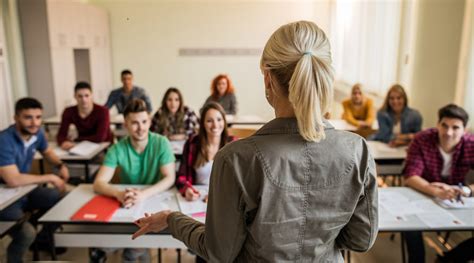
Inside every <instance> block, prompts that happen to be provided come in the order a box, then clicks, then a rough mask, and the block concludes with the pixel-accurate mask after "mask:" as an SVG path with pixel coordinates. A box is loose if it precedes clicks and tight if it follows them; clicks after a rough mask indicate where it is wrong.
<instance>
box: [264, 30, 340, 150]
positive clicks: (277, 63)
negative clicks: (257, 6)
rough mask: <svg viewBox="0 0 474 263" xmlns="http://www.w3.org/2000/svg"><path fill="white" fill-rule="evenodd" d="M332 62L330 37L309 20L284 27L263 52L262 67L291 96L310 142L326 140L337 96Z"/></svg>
mask: <svg viewBox="0 0 474 263" xmlns="http://www.w3.org/2000/svg"><path fill="white" fill-rule="evenodd" d="M331 62H332V60H331V48H330V44H329V40H328V38H327V37H326V34H325V33H324V32H323V30H321V29H320V28H319V27H318V26H317V25H316V24H315V23H313V22H309V21H299V22H294V23H290V24H287V25H284V26H282V27H280V28H279V29H278V30H277V31H275V32H274V33H273V35H272V36H271V37H270V39H269V40H268V42H267V44H266V45H265V48H264V50H263V55H262V59H261V61H260V67H261V69H262V70H269V71H270V73H271V76H272V79H273V78H275V79H276V81H277V82H278V84H279V85H278V86H279V87H281V88H282V92H283V93H284V94H285V96H288V99H289V101H290V103H291V104H292V106H293V109H294V112H295V115H296V119H297V121H298V128H299V133H300V135H301V136H302V137H303V138H304V139H305V140H307V141H315V142H319V141H320V140H322V139H324V138H325V133H324V123H323V118H324V115H325V114H327V112H328V111H329V108H330V106H331V102H332V97H333V88H332V85H333V81H334V73H333V68H332V66H331Z"/></svg>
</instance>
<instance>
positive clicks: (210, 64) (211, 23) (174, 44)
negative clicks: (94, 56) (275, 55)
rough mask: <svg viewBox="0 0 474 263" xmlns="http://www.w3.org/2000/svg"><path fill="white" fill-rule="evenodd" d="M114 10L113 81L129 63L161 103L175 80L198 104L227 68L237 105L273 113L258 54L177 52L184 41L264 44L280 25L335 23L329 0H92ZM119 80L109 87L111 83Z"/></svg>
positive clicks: (193, 103)
mask: <svg viewBox="0 0 474 263" xmlns="http://www.w3.org/2000/svg"><path fill="white" fill-rule="evenodd" d="M89 3H91V4H94V5H98V6H100V7H103V8H105V9H106V10H107V11H108V12H109V17H110V28H111V44H112V63H113V72H114V75H113V77H114V85H115V86H119V85H120V79H119V77H120V76H119V74H120V71H121V70H122V69H125V68H129V69H131V70H132V71H133V72H134V75H135V83H136V84H137V85H139V86H143V87H144V88H145V89H146V90H147V91H148V93H149V94H150V95H151V98H152V100H153V107H154V110H156V109H157V108H158V107H159V104H160V101H161V98H162V95H163V94H164V91H165V90H166V89H167V88H168V87H169V86H177V87H178V88H180V89H181V90H182V92H183V94H184V97H185V102H186V104H188V105H189V106H191V107H192V108H193V109H195V110H198V109H199V108H200V107H201V105H202V103H203V102H204V100H205V99H206V97H207V96H208V95H209V92H210V91H209V88H210V82H211V80H212V78H213V77H214V76H215V75H217V74H219V73H228V74H229V75H230V76H231V78H232V80H233V82H234V85H235V87H236V95H237V99H238V102H239V113H241V114H259V115H262V116H263V117H265V118H271V117H272V116H273V112H272V111H271V108H270V107H269V106H268V105H267V103H266V101H265V98H264V89H263V78H262V75H261V73H260V70H259V60H260V56H259V55H258V56H246V57H237V56H207V57H206V56H199V57H189V56H188V57H183V56H178V50H179V49H180V48H260V49H263V46H264V45H265V43H266V41H267V39H268V37H269V36H270V35H271V33H272V32H273V31H274V30H276V29H277V28H278V27H279V26H280V25H283V24H285V23H288V22H292V21H296V20H302V19H305V20H313V21H315V22H316V23H318V24H319V25H320V26H321V27H322V28H323V29H325V30H326V29H327V28H329V27H328V24H329V13H330V12H329V10H330V5H329V1H321V2H314V1H313V2H301V1H282V2H263V1H259V2H250V1H212V2H206V1H191V0H189V1H179V2H169V1H134V0H121V1H112V0H91V1H89ZM112 88H113V87H110V89H112Z"/></svg>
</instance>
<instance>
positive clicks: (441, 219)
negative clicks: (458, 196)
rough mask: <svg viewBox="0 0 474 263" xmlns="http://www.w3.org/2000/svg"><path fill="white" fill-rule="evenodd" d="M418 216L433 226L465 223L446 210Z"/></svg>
mask: <svg viewBox="0 0 474 263" xmlns="http://www.w3.org/2000/svg"><path fill="white" fill-rule="evenodd" d="M416 216H417V217H418V218H419V219H420V220H421V221H422V222H423V223H425V224H426V225H427V226H429V227H431V228H439V227H451V226H462V225H464V223H463V222H462V221H461V220H459V219H458V218H457V217H455V216H453V215H452V214H450V213H447V212H446V211H443V213H422V214H418V215H416Z"/></svg>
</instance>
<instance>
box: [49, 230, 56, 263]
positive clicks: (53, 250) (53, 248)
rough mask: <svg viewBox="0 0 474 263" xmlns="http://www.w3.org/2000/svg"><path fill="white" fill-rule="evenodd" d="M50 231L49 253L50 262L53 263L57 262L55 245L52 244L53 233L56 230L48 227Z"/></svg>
mask: <svg viewBox="0 0 474 263" xmlns="http://www.w3.org/2000/svg"><path fill="white" fill-rule="evenodd" d="M48 228H49V229H50V230H49V244H50V251H49V252H50V253H51V260H53V261H55V260H57V256H56V244H55V242H54V231H56V229H55V228H54V227H48Z"/></svg>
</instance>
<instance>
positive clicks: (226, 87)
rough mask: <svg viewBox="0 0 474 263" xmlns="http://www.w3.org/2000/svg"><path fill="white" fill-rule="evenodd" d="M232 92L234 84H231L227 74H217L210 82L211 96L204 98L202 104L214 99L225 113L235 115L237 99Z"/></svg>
mask: <svg viewBox="0 0 474 263" xmlns="http://www.w3.org/2000/svg"><path fill="white" fill-rule="evenodd" d="M234 93H235V91H234V85H232V82H231V81H230V78H229V76H227V75H224V74H220V75H217V77H215V78H214V79H213V80H212V83H211V96H209V97H208V98H207V99H206V102H204V105H206V104H207V103H208V102H211V101H214V102H217V103H219V104H220V105H221V106H222V108H224V111H225V113H226V114H231V115H235V114H237V99H236V97H235V94H234ZM204 105H203V107H204Z"/></svg>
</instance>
